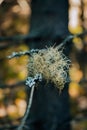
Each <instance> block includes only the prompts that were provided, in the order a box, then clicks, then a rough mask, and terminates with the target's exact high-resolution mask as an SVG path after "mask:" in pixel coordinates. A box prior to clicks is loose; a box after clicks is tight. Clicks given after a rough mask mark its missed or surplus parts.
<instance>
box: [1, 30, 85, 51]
mask: <svg viewBox="0 0 87 130" xmlns="http://www.w3.org/2000/svg"><path fill="white" fill-rule="evenodd" d="M85 35H87V31H84V32H82V33H78V34H75V35H69V36H67V37H66V38H65V40H63V42H62V43H61V45H60V47H61V46H63V45H65V44H66V43H67V42H68V41H70V40H72V39H73V38H75V37H83V36H85ZM25 40H28V42H30V43H31V42H34V41H35V42H36V41H40V40H42V41H44V40H45V41H50V40H52V39H51V38H48V37H46V38H44V37H36V38H34V37H30V36H29V34H28V35H17V36H9V37H0V42H5V41H6V42H7V41H10V42H14V43H13V44H12V43H9V44H8V45H4V46H1V47H0V49H4V48H7V47H9V46H11V45H14V44H15V43H16V42H17V43H18V42H20V41H25Z"/></svg>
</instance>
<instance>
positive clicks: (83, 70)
mask: <svg viewBox="0 0 87 130" xmlns="http://www.w3.org/2000/svg"><path fill="white" fill-rule="evenodd" d="M30 3H31V1H30V0H0V36H11V35H12V36H13V35H15V34H16V35H17V34H27V33H28V32H29V28H30V26H29V23H30V16H31V8H30ZM2 14H3V15H2ZM54 26H55V25H54ZM68 28H69V31H70V32H71V33H72V34H77V33H81V32H83V31H85V30H87V0H69V23H68ZM72 44H73V47H72V50H71V53H70V59H71V61H72V66H71V69H70V77H71V83H70V85H69V91H68V92H69V95H70V104H71V114H72V116H73V117H74V118H75V119H79V118H80V119H81V120H79V121H77V120H73V121H71V125H72V130H86V129H87V120H85V116H86V115H87V57H86V56H87V35H85V36H84V37H82V38H74V39H73V43H72ZM11 45H12V46H11ZM5 46H7V47H6V48H5ZM9 46H10V47H9ZM0 48H2V49H0V126H1V127H2V124H5V125H9V124H13V125H17V124H18V120H19V119H20V118H21V117H22V116H23V115H24V113H25V110H26V106H27V103H26V99H27V95H26V87H25V85H23V84H24V81H25V79H26V77H27V74H28V72H27V63H28V57H26V56H24V57H21V58H18V59H11V60H7V59H4V57H6V56H7V55H9V54H11V53H12V52H13V51H25V50H28V49H29V48H28V47H27V45H26V44H24V43H23V42H17V43H16V44H14V42H13V43H11V42H2V43H0ZM6 86H7V87H6ZM82 119H83V120H82ZM86 119H87V118H86Z"/></svg>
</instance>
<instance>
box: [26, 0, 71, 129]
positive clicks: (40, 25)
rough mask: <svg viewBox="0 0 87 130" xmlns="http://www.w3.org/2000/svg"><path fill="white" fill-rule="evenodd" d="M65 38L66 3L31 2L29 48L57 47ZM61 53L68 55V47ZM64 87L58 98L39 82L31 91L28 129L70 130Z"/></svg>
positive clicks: (57, 0)
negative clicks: (30, 40) (32, 91)
mask: <svg viewBox="0 0 87 130" xmlns="http://www.w3.org/2000/svg"><path fill="white" fill-rule="evenodd" d="M67 35H68V0H32V16H31V29H30V37H31V38H36V39H37V40H36V41H35V42H31V43H28V44H29V47H30V48H45V46H50V45H53V44H55V42H56V44H57V45H58V44H59V43H60V42H61V41H62V40H63V39H64V38H65V36H67ZM65 50H66V51H65V53H67V54H69V50H70V48H69V46H68V47H66V49H65ZM69 119H70V113H69V96H68V84H66V85H65V88H64V89H63V91H62V93H61V94H60V95H59V92H58V89H57V88H56V87H55V86H54V85H53V84H52V83H48V84H47V83H46V82H44V81H43V82H42V83H41V85H39V87H38V88H36V89H35V93H34V99H33V103H32V107H31V113H30V115H29V117H28V119H27V122H26V126H28V127H29V128H28V130H70V125H69Z"/></svg>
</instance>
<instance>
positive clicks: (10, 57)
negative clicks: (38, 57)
mask: <svg viewBox="0 0 87 130" xmlns="http://www.w3.org/2000/svg"><path fill="white" fill-rule="evenodd" d="M38 52H39V49H31V50H30V51H24V52H23V51H20V52H13V53H12V54H11V55H10V56H7V58H8V59H12V58H15V57H20V56H23V55H28V56H32V54H33V53H38Z"/></svg>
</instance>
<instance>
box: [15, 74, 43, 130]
mask: <svg viewBox="0 0 87 130" xmlns="http://www.w3.org/2000/svg"><path fill="white" fill-rule="evenodd" d="M38 81H42V75H41V74H36V75H35V77H34V78H32V77H28V78H27V80H26V85H27V86H28V87H30V88H31V92H30V98H29V100H28V107H27V110H26V112H25V115H24V118H23V119H22V122H21V124H20V125H19V127H18V128H17V130H22V129H23V127H24V125H25V122H26V119H27V117H28V116H29V113H30V108H31V105H32V101H33V94H34V88H35V85H36V83H37V82H38Z"/></svg>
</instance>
